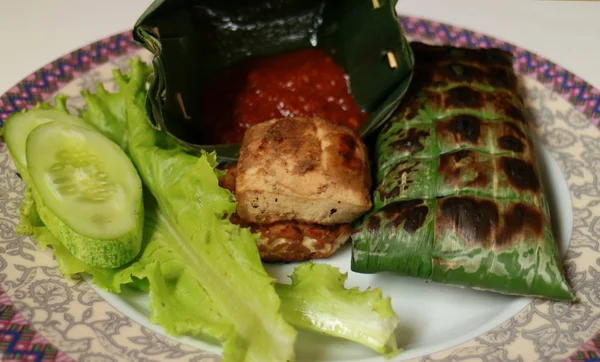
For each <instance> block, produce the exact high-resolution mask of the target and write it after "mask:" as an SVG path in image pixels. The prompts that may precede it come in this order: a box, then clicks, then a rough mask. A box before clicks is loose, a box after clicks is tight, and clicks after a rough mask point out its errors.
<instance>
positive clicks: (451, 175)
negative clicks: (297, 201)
mask: <svg viewBox="0 0 600 362" xmlns="http://www.w3.org/2000/svg"><path fill="white" fill-rule="evenodd" d="M411 45H412V48H413V51H414V55H415V61H416V68H415V75H414V80H413V83H412V84H411V87H410V89H409V91H408V93H407V96H406V97H405V99H404V100H403V101H402V103H401V105H400V107H398V109H397V111H396V112H395V114H394V115H393V116H392V118H391V120H390V121H389V122H388V123H386V125H385V126H384V127H383V128H382V129H381V131H380V132H379V134H378V135H377V137H376V140H375V147H374V150H373V151H374V158H375V170H374V172H376V175H375V176H374V177H375V178H376V185H377V186H376V187H375V190H374V193H373V204H374V206H373V209H372V210H371V211H370V212H369V213H368V214H367V215H366V216H365V218H364V220H363V221H362V223H361V224H360V226H359V227H357V229H356V230H355V232H354V234H353V236H352V240H353V246H352V270H353V271H355V272H360V273H377V272H395V273H399V274H403V275H409V276H415V277H419V278H422V279H426V280H430V281H434V282H439V283H445V284H451V285H457V286H462V287H470V288H475V289H482V290H488V291H494V292H498V293H503V294H513V295H525V296H535V297H541V298H547V299H555V300H567V301H571V300H573V299H574V294H573V292H572V290H571V288H570V287H569V285H568V284H567V282H566V279H565V276H564V272H563V270H562V268H561V264H560V259H559V256H558V249H557V245H556V241H555V238H554V236H553V233H552V228H551V220H550V212H549V208H548V204H547V201H546V197H545V195H544V189H543V185H542V182H541V180H540V177H539V172H538V171H539V170H538V164H537V161H536V156H535V150H534V145H533V143H532V130H531V129H530V127H529V125H528V123H527V121H526V119H525V116H524V114H523V113H524V112H523V110H524V107H523V102H522V100H521V98H520V96H519V94H518V93H517V80H516V76H515V74H514V71H513V67H512V65H513V58H512V55H511V54H510V53H508V52H505V51H502V50H499V49H466V48H453V47H448V46H430V45H426V44H422V43H412V44H411Z"/></svg>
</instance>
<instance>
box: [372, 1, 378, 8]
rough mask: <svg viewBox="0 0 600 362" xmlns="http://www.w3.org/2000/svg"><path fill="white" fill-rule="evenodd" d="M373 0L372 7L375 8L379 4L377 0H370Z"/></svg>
mask: <svg viewBox="0 0 600 362" xmlns="http://www.w3.org/2000/svg"><path fill="white" fill-rule="evenodd" d="M371 1H372V2H373V7H374V8H375V9H377V8H378V7H379V6H380V5H379V0H371Z"/></svg>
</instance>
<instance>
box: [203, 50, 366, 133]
mask: <svg viewBox="0 0 600 362" xmlns="http://www.w3.org/2000/svg"><path fill="white" fill-rule="evenodd" d="M202 98H203V99H202V102H203V104H202V109H203V113H204V114H203V118H204V120H205V121H207V123H208V126H209V128H210V129H209V130H208V131H209V132H207V137H210V139H207V141H210V143H212V144H215V143H240V142H241V141H242V139H243V137H244V132H245V131H246V129H247V128H249V127H250V126H252V125H255V124H257V123H261V122H264V121H268V120H270V119H273V118H281V117H288V116H289V117H320V118H323V119H325V120H328V121H330V122H333V123H336V124H341V125H345V126H347V127H349V128H351V129H353V130H357V129H358V128H359V127H360V126H361V125H362V124H363V123H364V122H365V121H366V120H367V118H368V117H369V115H368V114H367V113H365V112H363V110H362V109H361V108H360V106H359V105H358V103H357V102H356V100H355V99H354V98H353V97H352V95H351V93H350V90H349V86H348V79H347V76H346V74H345V72H344V69H342V68H341V67H340V66H338V65H337V64H336V63H335V62H334V60H333V59H332V58H331V57H329V56H328V55H327V54H326V53H325V52H323V51H321V50H318V49H312V48H310V49H302V50H298V51H293V52H289V53H284V54H279V55H275V56H272V57H265V58H254V59H250V60H248V61H244V62H242V63H240V64H237V65H234V66H232V67H231V68H230V69H227V70H225V71H224V72H223V73H221V74H218V75H217V76H216V77H214V78H212V79H211V80H210V81H208V82H207V83H206V85H205V87H204V89H203V97H202ZM209 134H210V136H208V135H209Z"/></svg>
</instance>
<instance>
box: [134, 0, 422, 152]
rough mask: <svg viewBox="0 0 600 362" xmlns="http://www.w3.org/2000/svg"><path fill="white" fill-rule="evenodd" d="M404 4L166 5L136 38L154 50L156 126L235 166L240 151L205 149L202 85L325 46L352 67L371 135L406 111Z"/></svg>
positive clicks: (408, 61) (313, 0)
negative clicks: (239, 65)
mask: <svg viewBox="0 0 600 362" xmlns="http://www.w3.org/2000/svg"><path fill="white" fill-rule="evenodd" d="M396 2H397V0H378V1H371V0H344V1H339V0H266V1H265V0H245V1H240V0H228V1H221V0H219V1H217V0H156V1H154V3H152V4H151V5H150V7H149V8H148V9H147V10H146V12H145V13H144V14H143V15H142V16H141V17H140V18H139V20H138V21H137V23H136V24H135V27H134V39H135V40H136V41H137V42H139V43H140V44H141V45H142V46H143V47H145V48H146V49H148V50H150V51H151V52H152V53H153V54H154V59H153V67H154V75H153V78H152V80H151V85H150V89H149V92H148V97H147V102H146V110H147V114H148V117H149V119H150V121H151V122H152V123H153V125H154V126H155V127H156V128H157V129H160V130H163V131H165V132H167V133H169V134H171V135H173V136H175V138H177V139H178V140H179V141H180V142H181V143H182V144H184V145H185V146H187V147H188V148H190V149H192V150H199V149H205V150H208V151H212V150H216V151H217V154H218V156H220V158H222V159H224V160H235V159H236V158H237V153H238V151H239V147H240V145H238V144H233V145H232V144H229V145H202V144H198V142H199V141H198V135H200V134H202V132H203V130H204V129H205V127H204V124H205V123H204V122H205V120H203V119H202V117H201V114H202V112H201V109H200V107H201V102H200V101H199V100H200V97H201V96H202V94H200V90H201V88H202V87H201V86H202V84H204V83H205V82H206V80H207V79H208V78H210V77H211V76H213V75H214V74H217V73H218V72H220V71H222V70H224V69H225V68H227V67H229V66H231V65H233V64H234V63H236V62H238V61H241V60H244V59H246V58H250V57H256V56H268V55H273V54H277V53H281V52H285V51H291V50H296V49H301V48H308V47H317V48H320V49H322V50H324V51H325V52H326V53H327V54H329V55H330V56H331V57H332V58H333V59H334V60H335V61H336V63H337V64H339V65H340V66H341V67H342V68H344V69H345V71H346V73H347V74H348V76H349V83H350V88H351V91H352V94H353V96H354V98H355V99H356V100H357V101H358V103H359V105H360V106H361V107H362V108H363V109H364V110H365V111H367V112H368V113H370V118H369V119H368V121H367V122H366V123H365V125H364V126H363V127H362V128H361V129H360V130H359V134H360V135H361V136H367V135H369V134H370V133H372V132H373V131H374V130H375V129H377V128H378V127H379V126H380V125H382V124H383V123H384V122H385V121H386V120H387V119H389V117H390V116H391V114H392V112H393V111H394V110H395V108H396V107H397V106H398V103H399V101H400V99H401V98H402V96H403V95H404V94H405V92H406V90H407V88H408V85H409V83H410V81H411V78H412V72H413V67H414V59H413V54H412V50H411V48H410V46H409V44H408V42H407V41H406V39H405V38H404V35H403V33H402V29H401V27H400V23H399V21H398V18H397V15H396V12H395V10H394V6H395V5H396Z"/></svg>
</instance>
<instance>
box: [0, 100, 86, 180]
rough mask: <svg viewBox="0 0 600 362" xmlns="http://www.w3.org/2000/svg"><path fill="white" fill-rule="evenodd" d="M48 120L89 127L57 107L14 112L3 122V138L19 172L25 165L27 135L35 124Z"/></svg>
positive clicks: (47, 121)
mask: <svg viewBox="0 0 600 362" xmlns="http://www.w3.org/2000/svg"><path fill="white" fill-rule="evenodd" d="M49 122H66V123H69V124H74V125H81V126H84V127H88V128H90V129H91V126H89V125H88V124H87V123H85V122H84V121H83V120H82V119H80V118H78V117H75V116H73V115H70V114H68V113H66V112H63V111H60V110H57V109H32V110H30V111H27V112H24V113H16V114H14V115H13V116H11V117H10V118H9V119H7V120H6V122H5V124H4V140H5V141H6V145H7V146H8V151H9V152H10V154H11V156H12V158H13V160H14V161H15V164H16V165H17V168H19V172H22V171H23V169H24V168H25V167H27V160H26V158H25V145H26V143H27V136H29V133H31V131H33V130H34V129H35V128H36V127H37V126H39V125H41V124H44V123H49Z"/></svg>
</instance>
